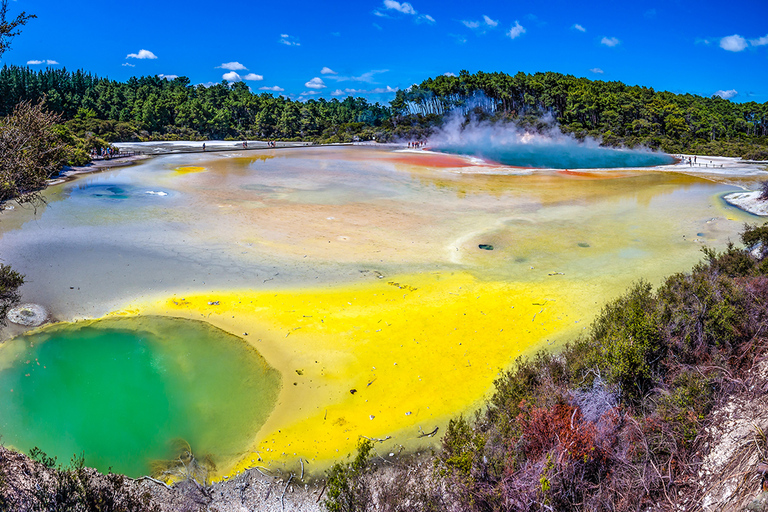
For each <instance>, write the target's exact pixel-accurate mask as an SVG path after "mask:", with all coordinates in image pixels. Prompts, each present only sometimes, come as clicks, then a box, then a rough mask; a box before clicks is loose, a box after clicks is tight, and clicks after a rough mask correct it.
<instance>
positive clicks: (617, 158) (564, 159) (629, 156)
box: [436, 144, 675, 169]
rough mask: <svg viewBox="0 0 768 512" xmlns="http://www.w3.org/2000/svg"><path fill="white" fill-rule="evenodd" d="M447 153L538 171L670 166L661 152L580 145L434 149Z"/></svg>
mask: <svg viewBox="0 0 768 512" xmlns="http://www.w3.org/2000/svg"><path fill="white" fill-rule="evenodd" d="M436 149H439V150H440V151H444V152H447V153H456V154H459V155H469V156H476V157H479V158H483V159H484V160H490V161H492V162H497V163H500V164H504V165H511V166H516V167H532V168H539V169H598V168H610V169H613V168H622V167H649V166H654V165H666V164H671V163H674V161H675V160H674V159H673V158H672V157H671V156H669V155H667V154H664V153H653V152H650V151H633V150H629V149H609V148H601V147H590V146H588V145H581V144H562V145H560V144H553V145H530V146H526V145H522V144H521V145H516V146H512V147H505V146H502V145H498V146H497V145H494V144H488V145H485V146H481V147H476V146H459V145H456V146H444V147H439V148H436Z"/></svg>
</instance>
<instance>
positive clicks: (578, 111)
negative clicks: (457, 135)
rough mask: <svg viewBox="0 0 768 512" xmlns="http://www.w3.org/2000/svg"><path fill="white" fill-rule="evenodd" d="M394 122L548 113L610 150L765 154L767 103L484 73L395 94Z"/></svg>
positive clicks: (526, 118) (527, 118)
mask: <svg viewBox="0 0 768 512" xmlns="http://www.w3.org/2000/svg"><path fill="white" fill-rule="evenodd" d="M391 109H392V115H393V123H394V124H397V123H398V122H401V121H404V120H406V119H408V118H409V117H413V116H420V117H425V118H426V117H429V116H433V115H436V114H437V115H442V114H444V113H445V112H448V111H451V110H453V109H460V111H462V112H463V113H465V114H469V113H472V112H474V113H476V114H478V115H481V116H490V117H493V118H496V119H505V120H506V119H515V120H519V121H521V122H523V123H530V122H531V121H532V120H533V119H538V118H540V117H541V116H543V115H546V114H549V115H552V116H553V117H554V119H555V120H556V121H557V122H558V124H559V125H560V127H561V129H562V130H563V131H564V132H570V133H573V134H574V135H576V136H577V137H585V136H592V137H595V138H597V139H598V140H602V141H603V143H604V144H606V145H622V144H624V145H629V146H636V145H646V146H649V147H652V148H660V149H663V150H665V151H668V152H671V153H678V152H699V153H708V154H729V155H750V154H751V153H755V152H757V153H758V154H756V155H755V156H757V157H759V156H760V154H759V153H760V149H759V147H762V148H763V149H762V151H768V148H767V147H766V146H768V103H763V104H759V103H755V102H748V103H733V102H730V101H727V100H724V99H722V98H720V97H717V96H714V97H712V98H704V97H701V96H695V95H692V94H673V93H670V92H666V91H663V92H656V91H654V90H653V89H651V88H648V87H640V86H628V85H625V84H623V83H621V82H603V81H599V80H598V81H592V80H588V79H586V78H576V77H574V76H571V75H563V74H560V73H551V72H549V73H535V74H532V75H528V74H525V73H522V72H520V73H517V74H516V75H514V76H511V75H507V74H506V73H483V72H478V73H476V74H474V75H471V74H469V73H468V72H466V71H462V72H461V73H460V74H459V76H440V77H437V78H435V79H432V78H429V79H427V80H425V81H424V82H422V83H421V84H419V85H418V86H414V87H412V88H410V89H408V90H400V91H398V92H397V94H396V96H395V99H394V100H393V101H392V102H391Z"/></svg>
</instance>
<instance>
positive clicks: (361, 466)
mask: <svg viewBox="0 0 768 512" xmlns="http://www.w3.org/2000/svg"><path fill="white" fill-rule="evenodd" d="M372 451H373V441H371V440H368V439H360V441H359V442H358V443H357V456H356V457H355V459H354V460H353V461H352V462H351V463H350V464H342V463H340V462H337V463H336V464H334V465H333V467H331V469H330V470H329V472H328V478H327V486H328V498H326V499H325V501H324V502H323V505H324V506H325V509H326V510H328V512H355V511H364V510H365V509H366V508H367V506H368V503H369V502H370V499H371V496H370V492H369V488H368V483H367V482H366V480H365V474H366V472H367V470H368V461H369V459H370V457H371V452H372Z"/></svg>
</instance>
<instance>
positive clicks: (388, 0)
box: [384, 0, 416, 14]
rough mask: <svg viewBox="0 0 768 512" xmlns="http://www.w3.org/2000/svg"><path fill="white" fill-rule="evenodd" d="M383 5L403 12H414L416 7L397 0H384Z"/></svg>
mask: <svg viewBox="0 0 768 512" xmlns="http://www.w3.org/2000/svg"><path fill="white" fill-rule="evenodd" d="M384 7H385V8H387V9H390V10H394V11H398V12H401V13H403V14H416V9H414V8H413V6H412V5H411V4H409V3H408V2H403V3H400V2H398V1H397V0H384Z"/></svg>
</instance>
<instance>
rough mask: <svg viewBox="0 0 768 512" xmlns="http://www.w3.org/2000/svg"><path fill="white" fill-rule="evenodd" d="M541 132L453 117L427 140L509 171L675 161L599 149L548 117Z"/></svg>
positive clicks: (644, 152)
mask: <svg viewBox="0 0 768 512" xmlns="http://www.w3.org/2000/svg"><path fill="white" fill-rule="evenodd" d="M539 126H543V129H539V130H537V131H533V130H528V129H524V128H522V127H520V126H519V125H517V124H514V123H495V124H492V123H490V122H487V121H478V120H476V119H472V120H470V122H469V124H465V119H464V116H462V115H460V114H458V113H456V114H453V115H451V116H450V117H449V119H448V121H447V122H446V124H445V125H444V126H443V127H442V128H441V129H440V131H438V133H437V134H435V135H434V136H432V137H430V138H429V145H430V147H431V148H433V149H435V150H438V151H444V152H448V153H457V154H461V155H471V156H475V157H479V158H482V159H484V160H487V161H491V162H497V163H500V164H504V165H509V166H519V167H533V168H543V169H594V168H616V167H646V166H652V165H663V164H670V163H672V162H674V159H672V157H670V156H669V155H666V154H664V153H656V152H653V151H650V150H647V149H645V150H630V149H612V148H604V147H600V144H599V142H598V141H596V140H595V139H592V138H587V139H585V140H584V141H580V140H578V139H576V138H575V137H574V136H573V135H570V134H563V133H562V132H560V130H559V129H558V128H557V125H556V123H555V120H554V119H553V118H552V116H550V115H547V116H545V117H543V118H541V123H540V125H539Z"/></svg>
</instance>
